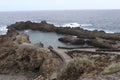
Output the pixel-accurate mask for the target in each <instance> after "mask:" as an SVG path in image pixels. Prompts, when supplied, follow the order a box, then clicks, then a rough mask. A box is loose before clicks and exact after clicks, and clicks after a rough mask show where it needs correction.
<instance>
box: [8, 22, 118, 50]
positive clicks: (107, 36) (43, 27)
mask: <svg viewBox="0 0 120 80" xmlns="http://www.w3.org/2000/svg"><path fill="white" fill-rule="evenodd" d="M10 29H15V30H26V29H31V30H38V31H45V32H56V33H58V34H68V35H74V36H77V37H78V38H77V39H74V40H73V39H70V38H69V39H68V38H66V37H64V38H60V39H59V40H60V41H62V42H64V43H71V44H84V41H83V39H84V40H88V41H87V43H89V44H90V45H91V46H95V47H98V48H119V47H120V45H118V44H119V43H120V34H117V33H105V32H104V31H97V30H94V31H88V30H84V29H82V28H79V27H76V28H71V27H56V26H54V25H53V24H49V23H47V22H46V21H41V23H34V22H30V21H27V22H16V23H15V24H12V25H10V26H8V30H10ZM98 38H99V39H100V40H98ZM101 39H102V40H101ZM103 40H104V41H105V42H104V41H103ZM101 41H102V42H101ZM109 42H114V43H115V44H110V43H109ZM111 45H112V46H111ZM113 46H114V47H113Z"/></svg>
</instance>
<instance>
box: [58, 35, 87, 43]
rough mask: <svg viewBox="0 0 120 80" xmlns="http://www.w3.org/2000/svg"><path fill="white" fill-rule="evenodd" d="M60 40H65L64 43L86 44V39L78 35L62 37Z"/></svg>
mask: <svg viewBox="0 0 120 80" xmlns="http://www.w3.org/2000/svg"><path fill="white" fill-rule="evenodd" d="M58 40H59V41H61V42H63V43H70V44H73V45H83V44H85V41H84V39H80V38H76V37H73V36H65V37H61V38H59V39H58Z"/></svg>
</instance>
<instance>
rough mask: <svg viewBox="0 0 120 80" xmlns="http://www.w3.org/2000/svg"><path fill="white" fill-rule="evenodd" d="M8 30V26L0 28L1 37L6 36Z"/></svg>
mask: <svg viewBox="0 0 120 80" xmlns="http://www.w3.org/2000/svg"><path fill="white" fill-rule="evenodd" d="M7 30H8V29H7V26H0V35H4V34H6V33H7Z"/></svg>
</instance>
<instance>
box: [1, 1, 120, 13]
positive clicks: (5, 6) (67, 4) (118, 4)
mask: <svg viewBox="0 0 120 80" xmlns="http://www.w3.org/2000/svg"><path fill="white" fill-rule="evenodd" d="M71 9H120V0H0V11H25V10H71Z"/></svg>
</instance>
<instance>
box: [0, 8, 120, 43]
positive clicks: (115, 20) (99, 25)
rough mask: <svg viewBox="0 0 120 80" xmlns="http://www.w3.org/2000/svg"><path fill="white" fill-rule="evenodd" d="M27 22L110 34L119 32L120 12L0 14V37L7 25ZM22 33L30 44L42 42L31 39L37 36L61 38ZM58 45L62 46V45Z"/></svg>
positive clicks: (72, 11)
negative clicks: (28, 37)
mask: <svg viewBox="0 0 120 80" xmlns="http://www.w3.org/2000/svg"><path fill="white" fill-rule="evenodd" d="M28 20H29V21H32V22H40V21H42V20H46V21H47V22H48V23H52V24H54V25H56V26H58V27H59V26H63V27H64V26H71V27H78V26H80V27H82V28H84V29H88V30H95V29H97V30H104V31H106V32H111V33H113V32H117V33H119V32H120V10H62V11H19V12H0V35H3V34H5V33H6V32H7V29H6V27H7V25H10V24H13V23H15V22H19V21H28ZM24 32H25V33H27V34H29V35H30V38H31V39H32V40H31V41H32V42H39V41H43V40H40V39H37V40H36V39H35V37H31V36H33V35H39V36H43V35H44V36H45V35H46V36H47V37H49V36H55V37H53V39H54V38H55V39H56V38H58V37H61V36H62V35H56V34H53V33H51V34H49V35H48V34H43V33H42V32H40V33H39V32H34V31H32V32H31V31H24ZM56 36H57V37H56ZM33 38H34V40H33ZM42 39H43V38H42ZM45 39H46V38H45ZM45 39H44V40H45ZM51 41H52V40H51ZM47 43H50V42H47ZM54 43H56V42H54ZM56 44H58V43H56ZM60 44H61V45H63V44H62V43H60Z"/></svg>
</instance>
